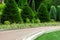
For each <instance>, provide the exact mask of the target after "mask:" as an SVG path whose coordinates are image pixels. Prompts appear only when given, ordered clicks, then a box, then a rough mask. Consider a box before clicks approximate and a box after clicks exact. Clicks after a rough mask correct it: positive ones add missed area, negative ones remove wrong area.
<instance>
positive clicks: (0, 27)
mask: <svg viewBox="0 0 60 40" xmlns="http://www.w3.org/2000/svg"><path fill="white" fill-rule="evenodd" d="M43 26H47V27H48V26H60V22H49V23H23V24H16V23H14V24H10V25H3V24H0V30H13V29H23V28H32V27H43Z"/></svg>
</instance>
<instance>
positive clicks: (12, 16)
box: [1, 0, 20, 23]
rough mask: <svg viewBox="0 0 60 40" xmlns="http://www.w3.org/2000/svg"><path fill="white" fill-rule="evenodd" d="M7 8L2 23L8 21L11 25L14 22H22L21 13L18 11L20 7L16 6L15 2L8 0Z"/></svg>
mask: <svg viewBox="0 0 60 40" xmlns="http://www.w3.org/2000/svg"><path fill="white" fill-rule="evenodd" d="M7 1H8V2H7V3H6V7H5V9H4V11H3V14H2V17H1V18H2V19H1V22H2V23H4V21H6V20H8V21H10V22H11V23H13V22H16V23H17V22H20V19H19V11H18V5H17V4H16V2H15V0H7Z"/></svg>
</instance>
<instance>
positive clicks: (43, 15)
mask: <svg viewBox="0 0 60 40" xmlns="http://www.w3.org/2000/svg"><path fill="white" fill-rule="evenodd" d="M38 17H39V19H40V20H41V22H48V21H50V14H49V12H48V10H47V8H46V6H45V5H44V3H41V5H40V6H39V9H38Z"/></svg>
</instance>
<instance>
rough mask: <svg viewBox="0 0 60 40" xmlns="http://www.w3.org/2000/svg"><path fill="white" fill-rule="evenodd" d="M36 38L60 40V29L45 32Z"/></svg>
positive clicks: (38, 39)
mask: <svg viewBox="0 0 60 40" xmlns="http://www.w3.org/2000/svg"><path fill="white" fill-rule="evenodd" d="M35 40H60V31H55V32H50V33H45V34H43V35H41V36H39V37H37V38H36V39H35Z"/></svg>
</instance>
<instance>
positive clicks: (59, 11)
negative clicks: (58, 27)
mask: <svg viewBox="0 0 60 40" xmlns="http://www.w3.org/2000/svg"><path fill="white" fill-rule="evenodd" d="M56 21H60V5H59V6H57V18H56Z"/></svg>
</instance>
